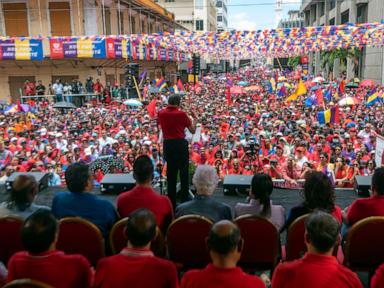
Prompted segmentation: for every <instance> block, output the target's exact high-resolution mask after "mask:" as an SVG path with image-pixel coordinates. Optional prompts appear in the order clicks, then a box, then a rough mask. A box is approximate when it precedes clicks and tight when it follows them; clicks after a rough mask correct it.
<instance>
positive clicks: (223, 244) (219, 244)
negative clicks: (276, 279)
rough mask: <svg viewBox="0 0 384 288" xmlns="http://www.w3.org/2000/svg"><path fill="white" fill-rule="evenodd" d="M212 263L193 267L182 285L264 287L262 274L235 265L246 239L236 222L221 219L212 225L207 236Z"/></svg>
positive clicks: (185, 275) (182, 287) (197, 286)
mask: <svg viewBox="0 0 384 288" xmlns="http://www.w3.org/2000/svg"><path fill="white" fill-rule="evenodd" d="M207 246H208V249H209V251H210V254H211V258H212V264H209V265H208V266H207V267H206V268H205V269H203V270H190V271H188V272H187V273H185V274H184V277H183V279H182V280H181V288H200V287H209V288H219V287H220V288H227V287H228V288H232V287H243V288H264V287H265V285H264V283H263V281H261V280H260V278H258V277H256V276H252V275H248V274H246V273H244V272H243V271H242V270H241V268H239V267H236V265H237V262H238V261H239V259H240V256H241V251H242V248H243V239H242V238H241V235H240V230H239V228H238V227H237V226H236V224H234V223H232V222H230V221H228V220H222V221H220V222H217V223H216V224H214V225H213V226H212V229H211V232H210V233H209V236H208V239H207Z"/></svg>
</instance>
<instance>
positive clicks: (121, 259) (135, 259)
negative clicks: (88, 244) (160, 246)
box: [95, 209, 178, 288]
mask: <svg viewBox="0 0 384 288" xmlns="http://www.w3.org/2000/svg"><path fill="white" fill-rule="evenodd" d="M125 233H126V236H127V238H128V246H127V247H126V248H124V249H123V250H122V251H121V252H120V254H118V255H114V256H111V257H107V258H104V259H102V260H100V261H99V264H98V265H97V270H96V275H95V287H97V288H101V287H105V288H109V287H113V288H120V287H121V288H124V287H151V288H177V287H178V278H177V271H176V267H175V265H174V264H173V263H172V262H170V261H168V260H165V259H161V258H157V257H155V256H154V255H153V253H152V252H151V250H150V249H149V248H150V245H151V240H152V239H153V238H154V237H155V235H156V218H155V215H154V214H153V213H152V212H151V211H149V210H147V209H139V210H136V211H134V212H133V213H132V214H131V215H130V217H129V219H128V221H127V226H126V230H125Z"/></svg>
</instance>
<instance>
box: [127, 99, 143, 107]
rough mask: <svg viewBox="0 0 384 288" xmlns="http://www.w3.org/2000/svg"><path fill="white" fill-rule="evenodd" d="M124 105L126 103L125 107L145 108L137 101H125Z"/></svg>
mask: <svg viewBox="0 0 384 288" xmlns="http://www.w3.org/2000/svg"><path fill="white" fill-rule="evenodd" d="M123 103H124V105H127V106H130V107H140V106H143V103H141V102H140V101H139V100H137V99H128V100H125V101H124V102H123Z"/></svg>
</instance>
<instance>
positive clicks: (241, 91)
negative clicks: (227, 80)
mask: <svg viewBox="0 0 384 288" xmlns="http://www.w3.org/2000/svg"><path fill="white" fill-rule="evenodd" d="M245 93H247V91H245V89H244V88H243V87H241V86H233V87H231V94H245Z"/></svg>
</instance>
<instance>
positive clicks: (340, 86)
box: [339, 80, 345, 94]
mask: <svg viewBox="0 0 384 288" xmlns="http://www.w3.org/2000/svg"><path fill="white" fill-rule="evenodd" d="M344 93H345V82H344V80H341V82H340V84H339V94H344Z"/></svg>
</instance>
